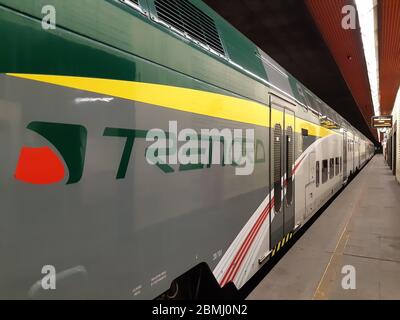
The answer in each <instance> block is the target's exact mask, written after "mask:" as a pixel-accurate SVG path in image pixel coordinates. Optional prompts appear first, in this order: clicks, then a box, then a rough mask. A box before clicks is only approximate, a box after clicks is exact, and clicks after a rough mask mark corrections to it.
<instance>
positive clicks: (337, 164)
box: [335, 157, 340, 176]
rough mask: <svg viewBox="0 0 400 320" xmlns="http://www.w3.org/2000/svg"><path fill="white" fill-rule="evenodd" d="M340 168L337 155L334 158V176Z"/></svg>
mask: <svg viewBox="0 0 400 320" xmlns="http://www.w3.org/2000/svg"><path fill="white" fill-rule="evenodd" d="M339 171H340V168H339V157H336V158H335V173H336V176H337V175H338V174H339Z"/></svg>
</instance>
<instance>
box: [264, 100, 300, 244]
mask: <svg viewBox="0 0 400 320" xmlns="http://www.w3.org/2000/svg"><path fill="white" fill-rule="evenodd" d="M270 106H271V117H270V128H271V129H270V137H271V143H270V190H271V192H272V196H271V198H272V199H273V201H272V210H271V214H270V247H271V249H272V248H274V247H275V245H276V244H277V243H278V242H279V241H280V240H281V239H282V238H283V236H284V235H285V234H286V232H288V231H287V230H289V231H290V230H292V229H293V227H294V189H295V188H294V186H295V181H294V179H293V174H292V172H293V171H292V169H293V163H294V145H295V144H294V125H295V115H294V113H293V112H292V111H291V110H289V109H288V108H287V107H288V106H289V103H288V102H286V101H285V100H283V99H281V98H278V97H276V96H272V95H271V96H270ZM287 178H288V179H289V180H287Z"/></svg>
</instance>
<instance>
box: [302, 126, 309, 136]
mask: <svg viewBox="0 0 400 320" xmlns="http://www.w3.org/2000/svg"><path fill="white" fill-rule="evenodd" d="M301 135H302V136H303V137H308V130H307V129H304V128H301Z"/></svg>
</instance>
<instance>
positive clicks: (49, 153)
mask: <svg viewBox="0 0 400 320" xmlns="http://www.w3.org/2000/svg"><path fill="white" fill-rule="evenodd" d="M27 128H28V129H29V130H32V131H34V132H36V133H37V134H39V135H41V136H42V137H43V138H45V139H47V140H48V141H49V142H50V143H51V144H52V146H51V147H50V146H44V147H27V146H24V147H22V149H21V152H20V155H19V160H18V164H17V169H16V171H15V178H16V179H17V180H20V181H23V182H25V183H32V184H53V183H58V182H60V181H63V180H64V179H65V177H66V173H65V169H64V167H65V166H66V167H67V168H68V172H69V176H68V180H67V182H66V183H67V184H73V183H77V182H79V181H80V179H81V178H82V174H83V168H84V164H85V153H86V141H87V130H86V128H85V127H83V126H81V125H75V124H64V123H52V122H38V121H35V122H31V123H30V124H29V125H28V126H27ZM52 147H53V148H55V149H56V150H57V151H58V153H59V154H60V155H61V157H62V159H60V157H59V155H58V154H57V153H56V152H54V151H53V149H52ZM64 163H65V166H64Z"/></svg>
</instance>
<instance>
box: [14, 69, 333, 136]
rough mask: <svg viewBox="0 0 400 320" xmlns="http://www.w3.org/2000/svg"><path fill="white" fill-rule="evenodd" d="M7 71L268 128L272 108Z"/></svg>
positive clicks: (170, 89)
mask: <svg viewBox="0 0 400 320" xmlns="http://www.w3.org/2000/svg"><path fill="white" fill-rule="evenodd" d="M7 75H8V76H12V77H17V78H22V79H28V80H33V81H38V82H42V83H47V84H52V85H57V86H62V87H67V88H71V89H77V90H84V91H89V92H93V93H98V94H104V95H108V96H112V97H117V98H122V99H127V100H131V101H138V102H142V103H148V104H151V105H153V106H156V107H163V108H169V109H174V110H178V111H183V112H191V113H195V114H200V115H205V116H210V117H215V118H220V119H225V120H231V121H237V122H242V123H248V124H253V125H258V126H262V127H267V128H268V127H269V123H270V113H269V108H266V106H265V105H263V104H261V103H258V102H255V101H251V100H248V99H244V98H237V97H232V96H227V95H223V94H218V93H212V92H207V91H201V90H194V89H188V88H182V87H174V86H168V85H160V84H153V83H143V82H135V81H123V80H113V79H99V78H86V77H73V76H54V75H40V74H22V73H21V74H20V73H7ZM278 119H282V112H281V111H279V110H276V109H271V120H272V123H273V124H274V123H276V122H277V121H279V120H278ZM295 121H296V126H295V131H296V132H298V133H299V132H301V129H307V130H308V131H309V134H310V135H312V136H316V137H325V136H328V135H331V134H334V133H335V132H334V131H331V130H329V129H326V128H323V127H321V126H319V125H317V124H314V123H312V122H309V121H306V120H303V119H300V118H295ZM290 122H293V121H290Z"/></svg>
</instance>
